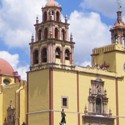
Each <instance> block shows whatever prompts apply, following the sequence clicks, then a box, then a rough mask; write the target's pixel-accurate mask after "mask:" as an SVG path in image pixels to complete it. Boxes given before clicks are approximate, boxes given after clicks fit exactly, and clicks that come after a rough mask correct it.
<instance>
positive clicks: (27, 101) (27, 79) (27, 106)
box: [26, 72, 29, 125]
mask: <svg viewBox="0 0 125 125" xmlns="http://www.w3.org/2000/svg"><path fill="white" fill-rule="evenodd" d="M28 95H29V72H27V113H29V96H28ZM26 125H28V114H26Z"/></svg>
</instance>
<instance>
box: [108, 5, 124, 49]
mask: <svg viewBox="0 0 125 125" xmlns="http://www.w3.org/2000/svg"><path fill="white" fill-rule="evenodd" d="M110 32H111V40H112V43H116V44H117V43H119V44H121V45H123V46H124V47H125V23H124V22H123V20H122V11H121V7H120V9H119V10H118V11H117V21H116V23H115V24H114V26H113V27H112V28H111V29H110Z"/></svg>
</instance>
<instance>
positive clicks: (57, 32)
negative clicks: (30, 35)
mask: <svg viewBox="0 0 125 125" xmlns="http://www.w3.org/2000/svg"><path fill="white" fill-rule="evenodd" d="M58 37H59V31H58V29H57V28H55V39H58Z"/></svg>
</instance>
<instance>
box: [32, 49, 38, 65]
mask: <svg viewBox="0 0 125 125" xmlns="http://www.w3.org/2000/svg"><path fill="white" fill-rule="evenodd" d="M38 63H39V52H38V50H35V51H34V52H33V64H38Z"/></svg>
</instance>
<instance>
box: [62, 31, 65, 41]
mask: <svg viewBox="0 0 125 125" xmlns="http://www.w3.org/2000/svg"><path fill="white" fill-rule="evenodd" d="M61 37H62V40H65V30H64V29H63V30H62V34H61Z"/></svg>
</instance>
